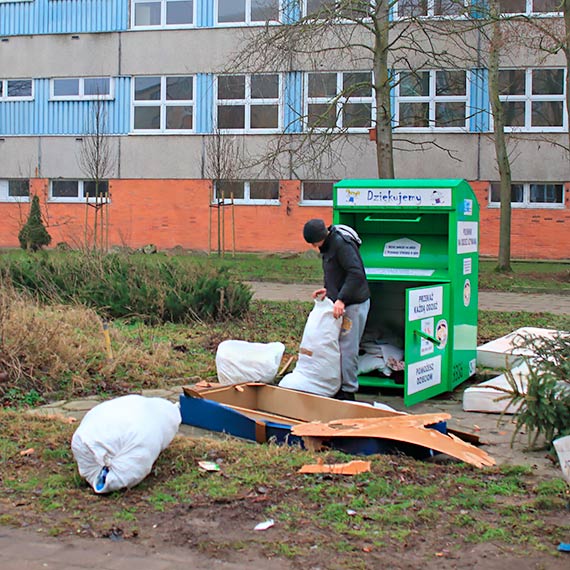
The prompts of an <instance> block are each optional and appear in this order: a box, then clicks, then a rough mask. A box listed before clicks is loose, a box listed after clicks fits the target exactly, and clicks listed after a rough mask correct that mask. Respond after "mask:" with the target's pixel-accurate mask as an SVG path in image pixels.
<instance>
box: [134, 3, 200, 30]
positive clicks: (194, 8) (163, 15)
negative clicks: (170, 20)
mask: <svg viewBox="0 0 570 570" xmlns="http://www.w3.org/2000/svg"><path fill="white" fill-rule="evenodd" d="M176 1H178V0H131V29H133V30H157V29H173V28H179V29H186V28H195V27H196V16H197V4H198V2H199V0H194V1H193V4H192V23H191V24H167V23H166V8H167V7H168V6H167V4H168V3H169V2H176ZM180 1H182V0H180ZM157 2H160V23H159V24H145V25H141V26H137V25H136V24H135V16H136V10H135V7H136V6H135V5H136V4H156V3H157Z"/></svg>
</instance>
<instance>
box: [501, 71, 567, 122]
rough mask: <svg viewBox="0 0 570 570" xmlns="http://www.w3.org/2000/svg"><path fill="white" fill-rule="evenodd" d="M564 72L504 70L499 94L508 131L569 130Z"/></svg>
mask: <svg viewBox="0 0 570 570" xmlns="http://www.w3.org/2000/svg"><path fill="white" fill-rule="evenodd" d="M564 84H565V79H564V69H550V68H541V69H501V70H500V71H499V92H500V99H501V101H502V104H503V111H504V118H505V126H506V127H507V128H508V130H515V131H516V130H536V131H560V130H563V129H565V128H566V124H567V118H566V110H565V105H564V100H565V90H564Z"/></svg>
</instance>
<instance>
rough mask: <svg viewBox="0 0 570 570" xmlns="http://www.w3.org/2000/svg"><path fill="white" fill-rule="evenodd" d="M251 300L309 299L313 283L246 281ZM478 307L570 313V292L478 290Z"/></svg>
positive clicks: (314, 286) (497, 309)
mask: <svg viewBox="0 0 570 570" xmlns="http://www.w3.org/2000/svg"><path fill="white" fill-rule="evenodd" d="M247 283H248V284H249V285H250V286H251V288H252V289H253V296H254V299H260V300H264V301H310V299H311V293H312V292H313V291H314V290H315V289H318V287H319V286H318V285H315V284H306V283H303V284H295V283H269V282H261V281H248V282H247ZM479 308H480V309H483V310H485V311H525V312H529V313H553V314H555V315H570V295H551V294H541V293H503V292H498V291H479Z"/></svg>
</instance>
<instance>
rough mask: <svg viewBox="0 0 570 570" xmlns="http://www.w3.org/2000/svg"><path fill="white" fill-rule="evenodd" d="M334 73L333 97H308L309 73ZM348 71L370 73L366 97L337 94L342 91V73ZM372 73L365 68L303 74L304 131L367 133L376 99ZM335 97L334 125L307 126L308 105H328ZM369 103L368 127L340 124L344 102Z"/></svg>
mask: <svg viewBox="0 0 570 570" xmlns="http://www.w3.org/2000/svg"><path fill="white" fill-rule="evenodd" d="M323 73H326V74H332V73H335V74H336V94H335V96H334V97H332V98H330V97H309V75H319V74H323ZM345 73H346V74H350V73H370V96H368V97H362V96H360V97H356V96H349V97H345V96H342V97H339V96H338V94H339V93H342V91H343V83H344V81H343V79H344V74H345ZM372 82H373V75H372V72H371V71H368V70H366V69H363V70H359V69H355V70H354V71H309V72H307V73H306V74H305V82H304V83H305V85H304V96H303V104H304V110H303V116H304V121H303V123H304V124H303V127H304V130H305V132H307V131H309V130H313V131H316V132H320V131H323V132H326V131H331V130H332V131H341V130H344V131H345V132H347V133H367V132H369V130H370V129H371V128H373V126H374V115H375V109H376V99H375V97H374V93H373V89H372V85H373V83H372ZM335 99H336V102H335V105H336V111H335V116H336V117H337V121H336V125H335V126H334V127H310V126H309V105H329V104H331V103H332V102H333V101H334V100H335ZM347 103H349V104H355V105H356V104H367V103H369V104H370V126H368V127H349V128H345V127H344V126H343V124H342V122H343V119H344V113H343V112H342V110H343V107H344V105H345V104H347Z"/></svg>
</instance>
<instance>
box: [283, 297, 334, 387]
mask: <svg viewBox="0 0 570 570" xmlns="http://www.w3.org/2000/svg"><path fill="white" fill-rule="evenodd" d="M333 307H334V305H333V302H332V301H331V300H330V299H329V298H328V297H326V298H325V299H323V300H322V301H321V300H319V299H316V300H315V306H314V307H313V310H312V311H311V312H310V313H309V317H308V318H307V323H306V324H305V330H304V331H303V339H302V340H301V348H300V350H299V360H298V362H297V366H295V370H293V372H291V373H290V374H287V376H285V377H284V378H283V380H281V382H279V386H281V387H282V388H291V389H293V390H301V391H302V392H310V393H311V394H318V395H319V396H334V395H335V394H336V393H337V392H338V391H339V390H340V383H341V376H340V348H339V337H340V328H341V325H342V319H335V318H334V316H333Z"/></svg>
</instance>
